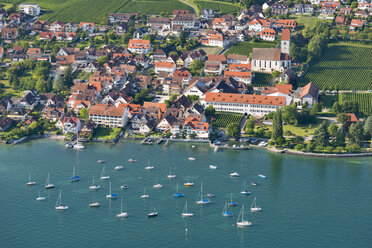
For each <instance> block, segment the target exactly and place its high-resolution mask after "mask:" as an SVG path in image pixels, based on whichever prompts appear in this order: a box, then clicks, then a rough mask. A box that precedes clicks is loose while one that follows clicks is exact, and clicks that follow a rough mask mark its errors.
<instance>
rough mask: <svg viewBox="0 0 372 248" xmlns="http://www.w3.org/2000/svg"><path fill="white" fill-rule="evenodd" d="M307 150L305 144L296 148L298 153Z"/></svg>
mask: <svg viewBox="0 0 372 248" xmlns="http://www.w3.org/2000/svg"><path fill="white" fill-rule="evenodd" d="M305 148H306V146H305V144H297V145H296V146H295V149H296V150H297V151H302V150H304V149H305Z"/></svg>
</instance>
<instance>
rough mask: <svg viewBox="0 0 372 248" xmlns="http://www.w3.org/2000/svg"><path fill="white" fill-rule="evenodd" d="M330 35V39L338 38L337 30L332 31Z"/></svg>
mask: <svg viewBox="0 0 372 248" xmlns="http://www.w3.org/2000/svg"><path fill="white" fill-rule="evenodd" d="M330 33H331V37H332V38H337V37H338V30H337V29H332V30H331V32H330Z"/></svg>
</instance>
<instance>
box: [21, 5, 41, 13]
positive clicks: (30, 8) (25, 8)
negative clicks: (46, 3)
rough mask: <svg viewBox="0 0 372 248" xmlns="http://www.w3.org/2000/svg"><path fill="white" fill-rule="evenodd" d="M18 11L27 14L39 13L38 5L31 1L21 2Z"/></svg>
mask: <svg viewBox="0 0 372 248" xmlns="http://www.w3.org/2000/svg"><path fill="white" fill-rule="evenodd" d="M19 11H21V12H24V13H25V14H27V15H31V16H38V15H40V6H39V5H38V4H33V3H22V4H20V5H19Z"/></svg>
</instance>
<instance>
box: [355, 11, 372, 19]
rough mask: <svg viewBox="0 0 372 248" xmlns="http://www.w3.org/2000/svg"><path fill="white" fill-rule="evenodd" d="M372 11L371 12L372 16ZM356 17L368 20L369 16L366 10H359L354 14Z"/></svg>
mask: <svg viewBox="0 0 372 248" xmlns="http://www.w3.org/2000/svg"><path fill="white" fill-rule="evenodd" d="M371 13H372V11H370V12H369V14H371ZM354 16H355V17H357V18H368V14H367V13H366V12H365V11H364V10H357V11H355V12H354Z"/></svg>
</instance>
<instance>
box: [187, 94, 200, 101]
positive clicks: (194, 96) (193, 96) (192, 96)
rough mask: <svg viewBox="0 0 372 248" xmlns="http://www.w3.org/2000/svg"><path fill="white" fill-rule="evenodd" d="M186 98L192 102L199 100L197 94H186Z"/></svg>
mask: <svg viewBox="0 0 372 248" xmlns="http://www.w3.org/2000/svg"><path fill="white" fill-rule="evenodd" d="M187 98H188V99H189V100H190V101H192V102H197V101H199V96H197V95H188V96H187Z"/></svg>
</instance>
